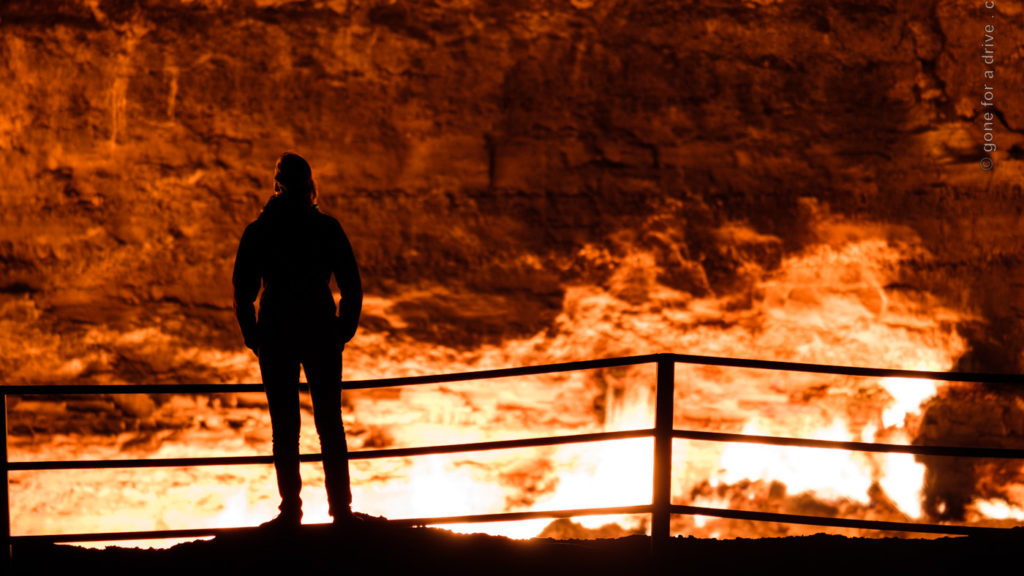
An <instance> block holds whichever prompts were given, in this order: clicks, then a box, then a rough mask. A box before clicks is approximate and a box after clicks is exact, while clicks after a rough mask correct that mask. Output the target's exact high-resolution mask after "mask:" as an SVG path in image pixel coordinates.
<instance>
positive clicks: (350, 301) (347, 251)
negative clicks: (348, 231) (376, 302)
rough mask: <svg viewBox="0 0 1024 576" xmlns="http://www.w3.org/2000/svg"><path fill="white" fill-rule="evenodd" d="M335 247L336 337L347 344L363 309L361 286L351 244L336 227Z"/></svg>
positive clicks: (341, 230)
mask: <svg viewBox="0 0 1024 576" xmlns="http://www.w3.org/2000/svg"><path fill="white" fill-rule="evenodd" d="M337 233H338V238H337V246H336V248H335V250H334V255H335V260H334V278H335V279H336V280H337V281H338V289H339V290H341V303H340V304H339V305H338V326H339V327H338V337H339V338H340V339H341V342H342V343H345V342H348V341H349V340H351V339H352V337H353V336H355V334H356V329H358V328H359V314H360V312H362V309H363V284H362V280H361V279H360V278H359V266H358V265H357V264H356V257H355V255H354V254H353V253H352V244H351V243H350V242H349V241H348V236H346V235H345V231H344V230H343V229H342V228H341V225H340V224H339V225H338V232H337Z"/></svg>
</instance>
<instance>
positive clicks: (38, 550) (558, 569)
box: [13, 526, 1022, 576]
mask: <svg viewBox="0 0 1024 576" xmlns="http://www.w3.org/2000/svg"><path fill="white" fill-rule="evenodd" d="M1018 532H1019V531H1014V532H1011V533H1008V534H1007V536H1006V537H1005V538H989V539H982V538H974V537H970V538H942V539H937V540H904V539H894V538H886V539H856V538H845V537H841V536H829V535H824V534H818V535H815V536H806V537H799V538H796V537H794V538H768V539H760V540H747V539H737V540H702V539H695V538H685V539H684V538H674V539H673V540H672V541H671V542H670V544H669V546H668V547H667V548H666V552H665V555H664V556H663V557H661V558H659V559H655V558H653V557H652V554H651V548H650V540H649V538H647V537H645V536H632V537H627V538H619V539H607V540H588V541H581V540H575V541H556V540H548V539H535V540H528V541H516V540H509V539H506V538H499V537H493V536H485V535H481V534H476V535H454V534H452V533H450V532H447V531H442V530H437V529H429V528H396V527H391V526H368V527H361V528H359V529H356V530H350V531H347V532H342V533H338V532H335V531H333V530H332V529H330V528H328V527H327V526H309V527H306V528H304V529H303V532H302V533H301V534H299V535H294V536H281V535H274V534H268V533H259V532H255V531H252V530H250V531H247V532H239V533H235V534H231V535H223V536H218V537H217V538H215V539H213V540H210V541H198V542H192V543H186V544H179V545H177V546H175V547H173V548H170V549H167V550H138V549H123V548H107V549H105V550H94V549H92V550H90V549H83V548H78V547H73V546H66V545H59V546H58V545H19V546H16V547H15V549H14V555H13V568H14V574H68V573H76V574H78V573H87V574H109V575H113V574H140V573H144V574H168V575H179V574H186V573H187V574H224V573H231V574H303V573H322V574H352V573H357V574H372V573H379V574H493V575H496V576H498V575H509V576H521V575H523V574H552V575H564V574H584V575H587V576H604V575H608V576H611V575H620V574H660V573H664V574H708V573H712V574H720V575H732V574H736V575H740V574H743V575H746V574H787V575H791V576H797V575H803V574H807V575H811V574H842V575H846V574H849V575H857V576H862V575H863V574H936V575H938V574H970V573H995V572H996V570H1000V571H1001V570H1013V569H1014V567H1015V566H1017V565H1018V564H1019V557H1018V556H1019V549H1020V548H1019V547H1020V545H1021V538H1022V535H1021V534H1019V533H1018Z"/></svg>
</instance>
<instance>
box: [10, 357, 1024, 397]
mask: <svg viewBox="0 0 1024 576" xmlns="http://www.w3.org/2000/svg"><path fill="white" fill-rule="evenodd" d="M664 357H670V358H671V360H672V361H673V362H677V363H682V364H701V365H706V366H726V367H732V368H756V369H763V370H782V371H788V372H810V373H817V374H835V375H844V376H866V377H875V378H924V379H929V380H942V381H946V382H982V383H989V384H996V383H1002V384H1024V375H1020V374H996V373H987V372H929V371H925V370H901V369H892V368H864V367H859V366H834V365H829V364H808V363H802V362H779V361H776V360H752V359H745V358H724V357H720V356H697V355H692V354H646V355H640V356H621V357H616V358H604V359H599V360H582V361H578V362H562V363H557V364H540V365H536V366H521V367H516V368H498V369H494V370H476V371H471V372H456V373H452V374H429V375H425V376H403V377H400V378H380V379H375V380H350V381H346V382H345V383H344V387H345V389H347V390H359V389H366V388H383V387H388V386H411V385H416V384H441V383H445V382H464V381H468V380H486V379H491V378H508V377H511V376H532V375H537V374H550V373H554V372H571V371H575V370H593V369H599V368H615V367H618V366H633V365H637V364H647V363H653V362H657V360H658V359H659V358H664ZM262 391H263V385H262V384H152V385H145V384H122V385H101V384H82V385H63V384H62V385H55V386H46V385H15V386H2V387H0V393H2V394H7V395H37V394H38V395H49V394H191V393H194V394H213V393H225V392H262Z"/></svg>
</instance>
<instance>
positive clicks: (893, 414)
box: [881, 378, 938, 428]
mask: <svg viewBox="0 0 1024 576" xmlns="http://www.w3.org/2000/svg"><path fill="white" fill-rule="evenodd" d="M881 384H882V387H884V388H885V390H886V391H887V392H888V393H889V394H890V395H892V397H893V399H895V402H894V403H893V404H892V405H891V406H889V407H888V408H886V409H885V411H884V412H882V424H883V425H884V426H885V427H886V428H890V427H893V426H896V427H902V426H903V423H904V421H905V420H906V417H907V414H913V413H916V412H918V411H919V410H920V408H921V404H922V403H923V402H924V401H925V400H927V399H929V398H931V397H932V396H935V393H936V391H937V389H938V388H937V387H938V384H937V383H936V382H935V381H934V380H922V379H920V378H882V380H881Z"/></svg>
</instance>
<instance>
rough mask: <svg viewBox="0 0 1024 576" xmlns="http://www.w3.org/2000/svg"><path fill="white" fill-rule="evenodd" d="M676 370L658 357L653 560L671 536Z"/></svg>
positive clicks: (672, 361)
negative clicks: (670, 511) (670, 508)
mask: <svg viewBox="0 0 1024 576" xmlns="http://www.w3.org/2000/svg"><path fill="white" fill-rule="evenodd" d="M675 367H676V363H675V359H674V358H673V356H672V355H671V354H659V355H658V382H657V392H656V398H657V399H656V404H655V408H654V492H653V495H652V500H651V505H652V508H653V510H652V512H651V549H652V551H653V552H654V556H655V559H656V560H660V559H663V558H664V555H665V551H666V548H667V547H668V543H669V536H670V531H669V519H670V517H671V514H670V513H669V507H670V506H671V505H672V418H673V408H674V406H673V405H674V404H675Z"/></svg>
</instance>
